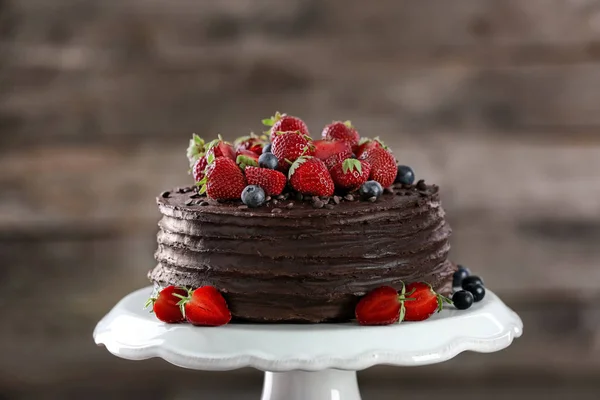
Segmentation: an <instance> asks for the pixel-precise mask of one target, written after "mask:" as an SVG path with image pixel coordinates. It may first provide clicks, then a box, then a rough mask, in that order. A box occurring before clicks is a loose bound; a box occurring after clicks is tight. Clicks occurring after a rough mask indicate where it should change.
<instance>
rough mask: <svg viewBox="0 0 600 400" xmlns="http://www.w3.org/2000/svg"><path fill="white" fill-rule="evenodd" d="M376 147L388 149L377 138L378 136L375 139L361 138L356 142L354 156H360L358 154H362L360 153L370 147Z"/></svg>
mask: <svg viewBox="0 0 600 400" xmlns="http://www.w3.org/2000/svg"><path fill="white" fill-rule="evenodd" d="M376 148H381V149H385V150H387V149H388V147H387V146H386V145H385V144H384V143H383V142H382V141H381V140H380V139H379V137H376V138H375V139H371V138H362V139H360V142H358V148H357V149H356V156H357V157H360V156H362V154H363V153H364V152H365V151H368V150H371V149H376Z"/></svg>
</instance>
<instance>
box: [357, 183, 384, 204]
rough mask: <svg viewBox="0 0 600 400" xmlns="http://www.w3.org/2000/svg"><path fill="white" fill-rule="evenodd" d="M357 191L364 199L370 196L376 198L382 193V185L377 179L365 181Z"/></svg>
mask: <svg viewBox="0 0 600 400" xmlns="http://www.w3.org/2000/svg"><path fill="white" fill-rule="evenodd" d="M358 193H359V194H360V197H362V198H363V199H365V200H366V199H370V198H372V197H375V198H376V199H378V198H379V197H380V196H381V195H382V194H383V187H381V184H380V183H379V182H377V181H367V182H365V183H364V184H363V185H362V186H361V187H360V189H359V191H358Z"/></svg>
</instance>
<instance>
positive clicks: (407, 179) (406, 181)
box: [394, 165, 415, 185]
mask: <svg viewBox="0 0 600 400" xmlns="http://www.w3.org/2000/svg"><path fill="white" fill-rule="evenodd" d="M414 181H415V172H414V171H413V170H412V168H411V167H409V166H407V165H398V173H397V174H396V179H395V180H394V182H395V183H402V184H403V185H412V184H413V182H414Z"/></svg>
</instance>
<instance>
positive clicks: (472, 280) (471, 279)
mask: <svg viewBox="0 0 600 400" xmlns="http://www.w3.org/2000/svg"><path fill="white" fill-rule="evenodd" d="M469 285H481V286H485V285H484V284H483V279H481V278H480V277H478V276H477V275H471V276H468V277H466V278H465V279H463V281H462V288H463V289H464V288H465V286H469Z"/></svg>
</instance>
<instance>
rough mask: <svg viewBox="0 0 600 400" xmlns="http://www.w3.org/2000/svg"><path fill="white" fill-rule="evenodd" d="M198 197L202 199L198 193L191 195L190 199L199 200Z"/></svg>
mask: <svg viewBox="0 0 600 400" xmlns="http://www.w3.org/2000/svg"><path fill="white" fill-rule="evenodd" d="M198 197H200V195H199V194H198V193H194V194H190V199H197V198H198Z"/></svg>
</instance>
